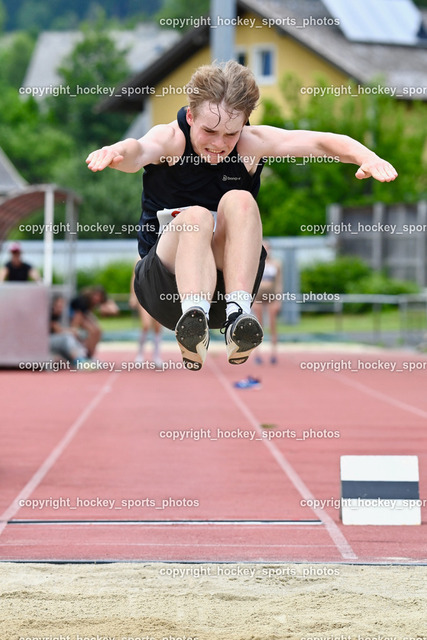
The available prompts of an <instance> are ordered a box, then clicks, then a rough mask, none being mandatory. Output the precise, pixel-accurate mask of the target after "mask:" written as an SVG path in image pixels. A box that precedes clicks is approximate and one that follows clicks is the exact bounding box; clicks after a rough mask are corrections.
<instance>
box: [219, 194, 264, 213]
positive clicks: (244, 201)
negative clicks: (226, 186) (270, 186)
mask: <svg viewBox="0 0 427 640" xmlns="http://www.w3.org/2000/svg"><path fill="white" fill-rule="evenodd" d="M229 205H232V206H233V207H236V205H237V206H239V208H244V209H245V210H246V209H248V208H253V209H254V210H255V211H258V205H257V203H256V200H255V198H254V197H253V195H252V194H251V193H250V192H249V191H245V190H244V189H231V190H230V191H227V193H225V194H224V195H223V196H222V198H221V200H220V202H219V207H218V210H220V209H222V208H223V207H228V206H229Z"/></svg>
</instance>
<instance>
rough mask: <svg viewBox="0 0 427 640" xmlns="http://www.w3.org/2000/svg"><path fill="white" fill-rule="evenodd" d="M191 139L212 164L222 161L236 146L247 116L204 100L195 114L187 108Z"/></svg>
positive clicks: (199, 152)
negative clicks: (229, 111) (230, 111)
mask: <svg viewBox="0 0 427 640" xmlns="http://www.w3.org/2000/svg"><path fill="white" fill-rule="evenodd" d="M187 122H188V124H189V125H190V127H191V128H190V139H191V144H192V145H193V149H194V151H195V152H196V153H197V154H198V155H199V156H202V157H203V159H204V160H206V161H207V162H209V163H211V164H217V163H218V162H221V161H222V160H223V159H224V158H225V157H226V156H228V155H229V154H230V153H231V151H232V150H233V148H234V147H235V145H236V143H237V141H238V139H239V137H240V134H241V132H242V128H243V126H244V124H245V116H244V114H243V113H242V112H241V111H233V113H231V114H229V113H227V111H225V109H224V108H223V106H222V105H216V104H212V103H210V102H203V103H202V105H201V106H200V107H199V109H198V111H197V114H196V115H195V116H194V115H193V114H192V112H191V110H190V108H188V109H187Z"/></svg>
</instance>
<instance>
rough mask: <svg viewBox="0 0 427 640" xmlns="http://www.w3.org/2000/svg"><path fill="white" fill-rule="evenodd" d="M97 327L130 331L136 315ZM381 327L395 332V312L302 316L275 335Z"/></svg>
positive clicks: (103, 321)
mask: <svg viewBox="0 0 427 640" xmlns="http://www.w3.org/2000/svg"><path fill="white" fill-rule="evenodd" d="M411 319H412V320H413V322H414V323H415V320H416V318H414V317H413V316H412V314H411ZM422 322H423V323H424V327H426V319H425V316H424V317H419V318H418V320H417V321H416V326H417V327H418V328H421V327H422V326H423V324H421V323H422ZM100 324H101V327H102V329H103V330H104V331H108V332H113V331H132V330H136V329H138V327H139V321H138V318H137V317H136V316H131V315H129V314H121V315H120V316H119V317H117V318H100ZM378 326H380V327H381V330H382V331H399V330H400V328H401V327H400V314H399V312H398V311H397V310H395V309H391V310H387V311H383V312H382V313H378V314H373V313H364V314H343V316H342V317H339V316H334V314H329V313H328V314H326V313H325V314H323V313H322V314H302V315H301V321H300V323H299V324H298V325H286V324H284V323H283V322H280V321H279V333H281V334H298V333H301V334H307V333H311V334H319V333H353V332H363V331H366V332H370V331H373V329H374V328H375V327H378Z"/></svg>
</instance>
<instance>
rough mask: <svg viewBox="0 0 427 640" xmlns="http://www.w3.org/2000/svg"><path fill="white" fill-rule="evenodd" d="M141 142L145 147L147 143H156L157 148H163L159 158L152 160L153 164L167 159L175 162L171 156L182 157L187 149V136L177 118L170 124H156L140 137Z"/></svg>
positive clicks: (169, 162)
mask: <svg viewBox="0 0 427 640" xmlns="http://www.w3.org/2000/svg"><path fill="white" fill-rule="evenodd" d="M140 142H141V144H142V145H143V147H144V146H146V145H147V144H148V145H150V146H152V145H155V147H156V148H157V149H159V150H161V153H159V158H158V160H157V161H154V162H153V161H152V162H153V164H158V163H159V162H165V161H167V162H168V164H174V162H171V161H170V160H169V158H172V157H176V158H179V157H181V156H182V154H183V153H184V149H185V136H184V134H183V132H182V131H181V129H180V127H179V125H178V122H177V121H176V120H174V121H172V122H169V123H168V124H158V125H155V126H154V127H152V128H151V129H150V130H149V131H148V132H147V133H146V134H145V136H143V137H142V138H141V139H140ZM163 156H164V157H163ZM166 159H167V160H166Z"/></svg>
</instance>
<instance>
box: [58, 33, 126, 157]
mask: <svg viewBox="0 0 427 640" xmlns="http://www.w3.org/2000/svg"><path fill="white" fill-rule="evenodd" d="M59 74H60V77H61V81H62V82H61V91H62V93H61V94H60V95H58V96H56V97H50V98H49V100H48V104H49V107H50V113H51V117H52V122H53V123H54V124H56V125H57V126H59V127H61V128H62V129H63V130H65V131H67V133H68V134H69V135H71V136H72V137H73V138H74V140H75V141H76V145H77V147H87V145H93V146H94V147H98V146H103V145H105V144H110V143H111V140H115V139H117V138H120V137H122V135H123V132H124V131H125V130H126V129H127V127H128V126H129V124H130V121H131V118H130V116H124V115H123V114H122V113H120V114H116V113H97V112H96V107H97V105H98V104H99V102H100V101H101V100H102V99H103V98H104V99H105V98H106V97H107V95H110V94H111V93H114V92H115V90H116V88H117V87H118V85H119V84H120V83H121V82H123V81H124V80H125V78H126V77H127V76H128V75H129V69H128V66H127V64H126V59H125V52H124V51H117V49H116V47H115V44H114V42H113V40H112V39H111V38H110V36H109V35H108V33H107V32H106V31H105V29H104V28H103V25H102V26H100V25H99V24H98V26H97V28H89V27H87V26H86V28H85V31H84V37H83V40H82V41H81V42H79V43H78V44H77V45H76V47H75V49H74V51H73V52H72V54H71V55H70V56H69V58H68V59H67V60H65V61H64V62H63V64H62V65H61V67H60V68H59Z"/></svg>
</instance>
